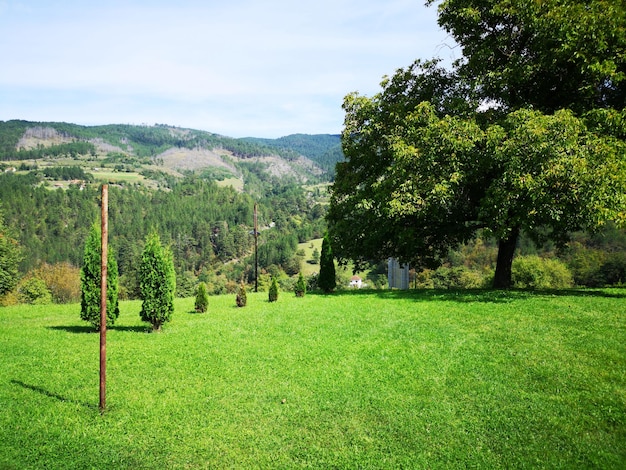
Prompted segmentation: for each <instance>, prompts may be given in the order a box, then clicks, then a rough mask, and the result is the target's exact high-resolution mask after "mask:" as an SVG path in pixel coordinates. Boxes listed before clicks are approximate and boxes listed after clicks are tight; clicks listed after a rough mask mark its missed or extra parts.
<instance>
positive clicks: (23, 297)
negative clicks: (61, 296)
mask: <svg viewBox="0 0 626 470" xmlns="http://www.w3.org/2000/svg"><path fill="white" fill-rule="evenodd" d="M17 295H18V299H19V301H20V302H21V303H25V304H34V305H46V304H49V303H51V302H52V294H50V291H49V290H48V287H47V286H46V283H45V282H44V281H43V280H42V279H39V278H37V277H31V278H28V279H25V280H23V281H22V282H20V284H19V286H18V288H17Z"/></svg>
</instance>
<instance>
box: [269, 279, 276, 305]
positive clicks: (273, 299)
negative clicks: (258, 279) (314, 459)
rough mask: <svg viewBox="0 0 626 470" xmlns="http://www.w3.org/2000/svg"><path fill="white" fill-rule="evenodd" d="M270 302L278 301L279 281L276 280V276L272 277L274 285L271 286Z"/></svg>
mask: <svg viewBox="0 0 626 470" xmlns="http://www.w3.org/2000/svg"><path fill="white" fill-rule="evenodd" d="M268 298H269V301H270V302H276V301H277V300H278V283H277V282H276V278H275V277H273V278H272V285H271V286H270V290H269V295H268Z"/></svg>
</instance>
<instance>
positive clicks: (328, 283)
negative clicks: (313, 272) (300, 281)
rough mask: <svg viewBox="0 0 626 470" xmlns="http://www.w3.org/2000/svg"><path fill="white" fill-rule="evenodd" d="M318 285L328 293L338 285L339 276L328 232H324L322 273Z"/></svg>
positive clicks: (321, 258)
mask: <svg viewBox="0 0 626 470" xmlns="http://www.w3.org/2000/svg"><path fill="white" fill-rule="evenodd" d="M317 285H318V286H319V288H320V289H322V290H323V291H324V292H326V293H327V294H328V293H330V292H332V291H333V290H335V287H337V277H336V273H335V260H334V257H333V251H332V248H331V246H330V239H329V237H328V233H325V234H324V240H323V241H322V253H321V255H320V275H319V278H318V280H317Z"/></svg>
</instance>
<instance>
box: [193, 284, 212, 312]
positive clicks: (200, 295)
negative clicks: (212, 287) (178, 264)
mask: <svg viewBox="0 0 626 470" xmlns="http://www.w3.org/2000/svg"><path fill="white" fill-rule="evenodd" d="M208 307H209V295H208V294H207V291H206V284H205V283H204V282H201V283H200V284H198V289H197V290H196V305H195V308H196V312H199V313H205V312H206V311H207V308H208Z"/></svg>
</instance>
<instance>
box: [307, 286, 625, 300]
mask: <svg viewBox="0 0 626 470" xmlns="http://www.w3.org/2000/svg"><path fill="white" fill-rule="evenodd" d="M307 295H314V296H320V297H326V296H345V297H353V296H358V297H368V296H370V297H371V296H375V297H378V298H383V299H413V300H415V301H421V302H433V301H440V300H444V301H454V302H462V303H468V302H486V303H508V302H513V301H515V300H521V299H528V298H537V297H600V298H608V299H626V289H618V288H613V289H555V290H530V289H528V290H523V289H510V290H494V289H410V290H395V289H394V290H374V289H349V290H340V291H336V292H334V293H331V294H324V293H323V292H320V291H312V292H307Z"/></svg>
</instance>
